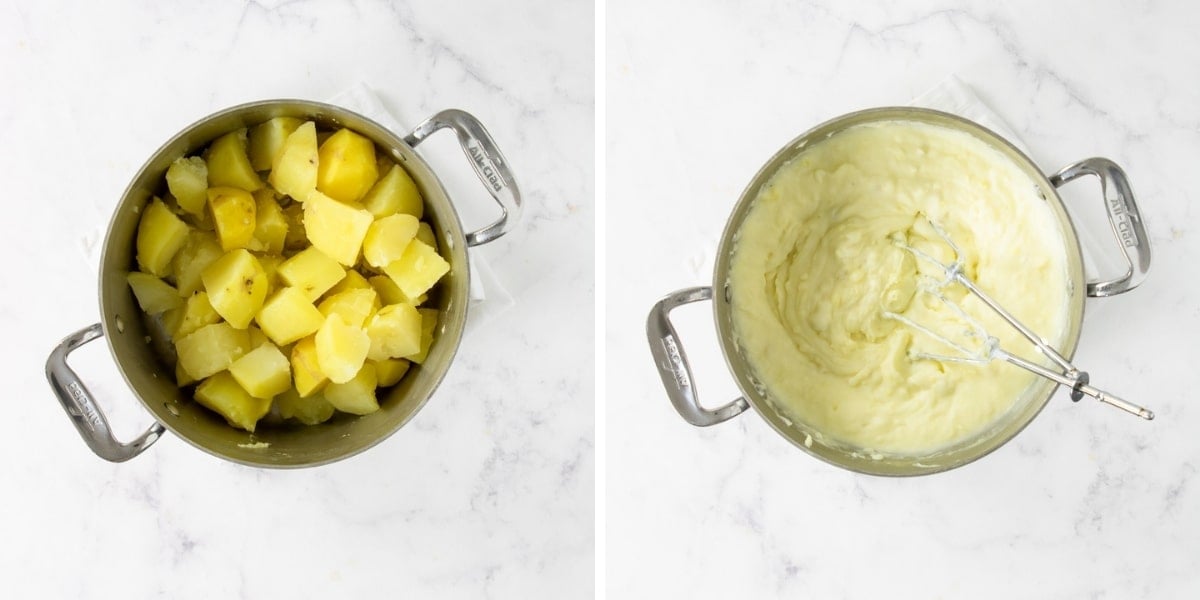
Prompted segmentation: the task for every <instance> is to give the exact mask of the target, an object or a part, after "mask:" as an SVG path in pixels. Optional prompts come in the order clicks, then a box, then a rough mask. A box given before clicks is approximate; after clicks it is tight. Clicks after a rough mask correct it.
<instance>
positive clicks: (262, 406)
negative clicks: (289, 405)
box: [196, 372, 271, 433]
mask: <svg viewBox="0 0 1200 600" xmlns="http://www.w3.org/2000/svg"><path fill="white" fill-rule="evenodd" d="M196 401H197V402H199V403H200V404H203V405H204V406H205V407H207V408H208V409H210V410H212V411H214V412H216V413H217V414H219V415H221V416H222V417H225V420H226V421H228V422H229V424H230V425H233V426H234V427H240V428H242V429H245V430H246V431H249V432H251V433H253V432H254V427H255V426H256V425H257V424H258V420H259V419H261V418H263V417H264V416H266V414H267V413H268V412H270V410H271V399H270V398H255V397H253V396H251V395H250V394H249V393H247V392H246V390H244V389H242V386H240V385H238V382H237V381H236V380H234V378H233V376H232V375H230V374H229V373H227V372H221V373H217V374H216V375H213V376H212V377H209V378H208V379H206V380H205V381H204V382H203V383H201V384H200V386H199V387H197V388H196Z"/></svg>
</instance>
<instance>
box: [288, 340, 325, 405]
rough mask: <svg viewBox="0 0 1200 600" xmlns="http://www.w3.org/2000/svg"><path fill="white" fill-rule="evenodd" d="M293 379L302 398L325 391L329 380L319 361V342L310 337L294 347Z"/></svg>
mask: <svg viewBox="0 0 1200 600" xmlns="http://www.w3.org/2000/svg"><path fill="white" fill-rule="evenodd" d="M292 379H293V380H295V382H296V392H297V393H298V394H300V397H301V398H307V397H309V396H311V395H313V394H314V393H316V392H319V391H321V390H323V389H325V386H326V384H328V383H329V378H328V377H326V376H325V372H324V371H322V370H321V365H320V364H319V363H318V361H317V340H316V337H314V336H311V335H310V336H308V337H306V338H304V339H302V340H300V341H298V342H296V345H295V346H293V347H292Z"/></svg>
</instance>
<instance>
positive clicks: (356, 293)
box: [317, 288, 381, 327]
mask: <svg viewBox="0 0 1200 600" xmlns="http://www.w3.org/2000/svg"><path fill="white" fill-rule="evenodd" d="M380 306H381V305H380V304H379V295H378V294H376V293H375V290H373V289H371V288H367V289H365V290H346V291H344V292H342V293H340V294H334V295H332V296H330V297H328V298H326V299H324V300H322V301H321V303H320V304H318V305H317V309H318V310H320V311H321V314H323V315H325V316H326V317H328V316H329V315H332V314H338V315H341V316H342V318H343V319H346V322H347V323H349V324H351V325H353V326H355V327H362V326H363V323H365V322H366V321H367V317H369V316H371V313H373V312H375V311H377V310H379V307H380Z"/></svg>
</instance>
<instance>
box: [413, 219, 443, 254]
mask: <svg viewBox="0 0 1200 600" xmlns="http://www.w3.org/2000/svg"><path fill="white" fill-rule="evenodd" d="M417 239H418V240H421V241H422V242H423V243H424V244H425V245H426V246H429V247H430V248H437V247H438V243H437V236H435V235H433V227H432V226H430V225H429V223H426V222H424V221H422V222H421V224H420V225H419V226H418V227H417Z"/></svg>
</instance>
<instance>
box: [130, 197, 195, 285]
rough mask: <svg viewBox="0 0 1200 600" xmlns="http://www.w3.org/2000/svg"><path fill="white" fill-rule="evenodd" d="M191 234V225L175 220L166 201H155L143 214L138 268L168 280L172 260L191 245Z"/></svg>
mask: <svg viewBox="0 0 1200 600" xmlns="http://www.w3.org/2000/svg"><path fill="white" fill-rule="evenodd" d="M189 231H191V229H190V228H188V226H187V223H184V222H183V221H182V220H180V218H179V217H177V216H175V213H173V212H171V209H169V208H167V205H165V204H163V202H162V200H159V199H158V198H154V199H153V200H151V201H150V203H149V204H147V205H146V207H145V208H144V209H143V210H142V219H141V221H140V222H139V223H138V232H137V241H136V246H137V262H138V266H139V267H140V268H141V270H142V271H145V272H147V273H150V274H151V275H157V276H159V277H165V276H166V275H167V273H168V272H169V271H170V266H171V259H172V258H174V257H175V253H176V252H179V249H180V248H182V247H183V245H184V243H186V242H187V237H188V232H189Z"/></svg>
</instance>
